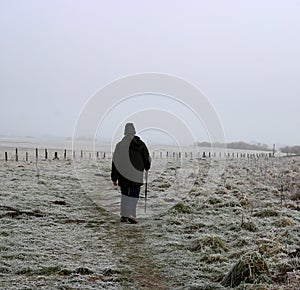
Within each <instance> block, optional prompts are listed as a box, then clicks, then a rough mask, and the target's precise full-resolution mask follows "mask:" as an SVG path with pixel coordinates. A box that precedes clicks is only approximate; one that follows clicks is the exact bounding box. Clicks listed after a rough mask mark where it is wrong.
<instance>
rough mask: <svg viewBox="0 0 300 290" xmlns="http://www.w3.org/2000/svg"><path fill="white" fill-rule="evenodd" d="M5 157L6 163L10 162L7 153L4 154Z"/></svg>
mask: <svg viewBox="0 0 300 290" xmlns="http://www.w3.org/2000/svg"><path fill="white" fill-rule="evenodd" d="M4 156H5V161H6V162H7V160H8V156H7V152H5V153H4Z"/></svg>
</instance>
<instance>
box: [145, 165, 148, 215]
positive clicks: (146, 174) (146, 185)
mask: <svg viewBox="0 0 300 290" xmlns="http://www.w3.org/2000/svg"><path fill="white" fill-rule="evenodd" d="M145 179H146V180H145V213H146V212H147V190H148V171H146V172H145Z"/></svg>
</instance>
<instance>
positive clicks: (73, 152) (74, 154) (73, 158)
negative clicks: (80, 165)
mask: <svg viewBox="0 0 300 290" xmlns="http://www.w3.org/2000/svg"><path fill="white" fill-rule="evenodd" d="M73 160H75V150H73Z"/></svg>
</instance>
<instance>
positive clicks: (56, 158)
mask: <svg viewBox="0 0 300 290" xmlns="http://www.w3.org/2000/svg"><path fill="white" fill-rule="evenodd" d="M58 159H59V158H58V154H57V152H54V158H53V160H58Z"/></svg>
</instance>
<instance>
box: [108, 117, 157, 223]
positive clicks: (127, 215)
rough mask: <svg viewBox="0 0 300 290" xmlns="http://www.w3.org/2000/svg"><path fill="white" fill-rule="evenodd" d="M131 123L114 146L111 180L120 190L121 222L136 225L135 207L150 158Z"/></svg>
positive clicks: (126, 126) (148, 167)
mask: <svg viewBox="0 0 300 290" xmlns="http://www.w3.org/2000/svg"><path fill="white" fill-rule="evenodd" d="M135 133H136V131H135V128H134V125H133V123H127V124H126V125H125V130H124V135H125V136H124V138H123V139H122V140H121V141H120V142H119V143H118V144H117V145H116V148H115V151H114V154H113V161H112V170H111V180H112V181H113V183H114V185H115V186H116V185H119V186H120V188H121V222H130V223H136V222H137V221H136V206H137V202H138V199H139V194H140V188H141V185H142V184H143V173H144V170H146V171H147V170H149V169H150V165H151V164H150V163H151V162H150V156H149V151H148V149H147V146H146V145H145V143H144V142H143V141H142V140H141V139H140V138H139V137H138V136H135Z"/></svg>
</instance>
